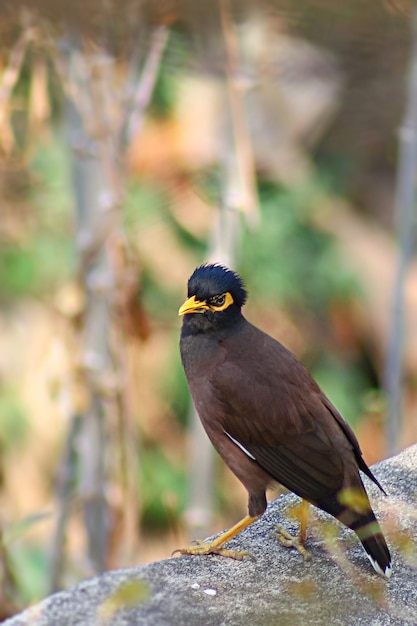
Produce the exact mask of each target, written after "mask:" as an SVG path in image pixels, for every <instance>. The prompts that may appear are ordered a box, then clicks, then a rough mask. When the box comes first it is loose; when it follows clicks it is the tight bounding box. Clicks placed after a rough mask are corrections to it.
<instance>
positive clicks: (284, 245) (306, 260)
mask: <svg viewBox="0 0 417 626" xmlns="http://www.w3.org/2000/svg"><path fill="white" fill-rule="evenodd" d="M327 193H328V191H327V188H326V186H325V185H324V183H323V181H322V178H321V177H320V175H319V174H318V173H317V174H316V175H315V176H313V177H312V179H311V180H310V181H308V182H307V183H304V184H302V185H299V186H297V187H293V188H283V187H280V186H278V185H274V184H272V183H261V184H260V190H259V195H260V204H261V225H260V227H259V228H257V229H253V230H250V231H249V230H248V229H245V230H244V233H243V240H242V245H241V248H240V253H239V260H240V263H239V265H240V268H241V271H242V273H243V275H244V276H245V278H246V281H247V284H248V287H249V289H250V292H251V293H252V294H253V298H254V299H256V300H257V301H258V303H259V305H260V306H262V305H263V304H264V303H265V302H266V304H267V305H268V306H271V304H273V303H274V302H275V303H277V304H280V305H283V306H284V307H285V308H286V309H287V310H290V311H293V312H295V313H296V312H297V311H301V312H303V313H307V314H308V315H311V314H315V315H325V314H327V313H328V305H329V303H330V302H331V301H335V300H336V301H343V300H345V301H347V300H349V299H350V298H352V296H354V295H357V294H358V289H359V285H358V281H357V279H356V278H355V277H354V276H353V275H352V273H351V272H349V271H348V270H347V269H346V266H345V265H344V264H343V261H342V259H341V257H340V255H339V254H338V251H337V248H336V246H335V241H334V238H333V237H332V236H331V235H330V234H328V233H326V232H324V231H323V230H321V229H320V228H319V227H318V226H317V225H316V224H315V222H314V216H315V212H316V211H317V208H318V206H319V203H320V199H324V198H325V196H326V194H327Z"/></svg>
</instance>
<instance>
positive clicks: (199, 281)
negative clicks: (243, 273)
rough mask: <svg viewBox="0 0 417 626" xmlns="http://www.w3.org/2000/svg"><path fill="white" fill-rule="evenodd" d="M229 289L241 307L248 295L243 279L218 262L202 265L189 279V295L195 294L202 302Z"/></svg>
mask: <svg viewBox="0 0 417 626" xmlns="http://www.w3.org/2000/svg"><path fill="white" fill-rule="evenodd" d="M227 291H229V292H230V293H231V294H232V296H233V300H234V302H235V304H236V306H237V307H239V309H240V308H241V307H242V306H243V305H244V304H245V302H246V298H247V295H248V294H247V291H246V289H245V285H244V284H243V280H242V279H241V278H240V276H238V274H236V273H235V272H233V271H232V270H230V269H229V268H228V267H226V266H224V265H219V264H217V263H214V264H213V263H210V264H209V263H207V264H204V265H200V267H197V268H196V269H195V270H194V272H193V273H192V275H191V276H190V278H189V280H188V297H191V296H195V297H196V298H197V300H200V301H202V302H203V301H205V300H207V298H211V297H213V296H217V295H221V294H223V293H226V292H227Z"/></svg>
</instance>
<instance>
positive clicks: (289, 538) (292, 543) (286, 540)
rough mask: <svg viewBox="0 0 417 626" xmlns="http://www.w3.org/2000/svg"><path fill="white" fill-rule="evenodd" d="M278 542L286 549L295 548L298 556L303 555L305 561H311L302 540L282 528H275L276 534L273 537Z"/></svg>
mask: <svg viewBox="0 0 417 626" xmlns="http://www.w3.org/2000/svg"><path fill="white" fill-rule="evenodd" d="M273 536H274V537H275V538H276V539H278V541H280V542H281V543H282V545H283V546H285V547H286V548H295V549H296V550H298V552H299V553H300V554H302V555H303V557H304V560H305V561H311V554H310V552H309V551H308V550H307V549H306V548H305V547H304V543H303V540H302V538H301V537H300V536H299V535H297V536H296V537H293V535H290V533H289V532H287V531H286V530H285V528H283V527H282V526H278V527H277V531H276V533H274V535H273Z"/></svg>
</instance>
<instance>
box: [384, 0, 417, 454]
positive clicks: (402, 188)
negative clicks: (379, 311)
mask: <svg viewBox="0 0 417 626" xmlns="http://www.w3.org/2000/svg"><path fill="white" fill-rule="evenodd" d="M410 27H411V33H412V49H411V53H410V65H409V75H408V96H407V110H406V113H405V119H404V123H403V125H402V127H401V128H400V133H399V136H400V145H399V162H398V172H397V190H396V212H397V219H398V239H399V253H398V254H399V256H398V267H397V275H396V279H395V284H394V290H393V296H392V312H391V337H390V341H389V345H388V351H387V356H386V362H385V372H384V374H385V388H386V390H387V392H388V415H387V424H386V433H387V444H388V453H389V455H392V454H395V453H396V452H398V449H399V444H400V442H399V437H400V429H401V422H402V400H401V396H402V382H403V343H404V293H405V281H406V276H407V272H408V268H409V264H410V260H411V256H412V252H413V243H414V234H415V210H416V169H417V10H416V9H414V10H413V12H412V14H411V19H410Z"/></svg>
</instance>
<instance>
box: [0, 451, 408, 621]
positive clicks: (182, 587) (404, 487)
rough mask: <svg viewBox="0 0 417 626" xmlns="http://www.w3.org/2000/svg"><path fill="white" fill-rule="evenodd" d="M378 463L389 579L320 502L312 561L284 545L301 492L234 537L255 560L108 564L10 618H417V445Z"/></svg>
mask: <svg viewBox="0 0 417 626" xmlns="http://www.w3.org/2000/svg"><path fill="white" fill-rule="evenodd" d="M373 470H374V471H375V474H376V475H377V477H378V478H379V480H380V481H381V482H382V484H383V486H384V487H385V489H386V491H387V492H388V493H389V494H390V495H389V496H388V497H384V496H383V495H382V494H380V493H379V492H378V490H377V489H376V488H375V487H374V485H372V484H370V482H369V481H366V484H367V487H368V491H369V493H370V496H371V500H372V504H373V507H374V510H375V512H376V513H377V515H378V517H379V519H380V521H381V523H382V526H383V530H384V533H385V534H386V536H387V540H388V544H389V546H390V549H391V551H392V555H393V575H392V577H391V579H390V580H389V581H387V580H385V579H383V578H382V577H380V576H378V575H377V574H375V573H374V571H373V569H372V567H371V565H370V563H369V561H368V559H367V557H366V555H365V553H364V551H363V550H362V547H361V545H360V544H359V542H358V541H357V540H356V538H355V535H354V534H353V533H352V532H351V531H349V530H347V529H341V527H340V526H339V525H337V524H336V523H333V522H332V521H331V520H330V518H329V517H328V516H326V515H325V514H322V513H321V512H319V511H317V510H316V509H314V511H313V510H312V526H311V534H310V538H309V541H308V544H307V547H308V549H309V551H310V553H311V556H312V560H311V561H310V562H308V563H307V562H304V560H303V558H302V557H301V555H300V554H299V553H298V552H296V551H295V550H290V549H288V548H284V547H283V546H282V545H281V544H280V543H279V542H278V541H276V540H275V539H274V538H273V537H272V536H271V534H272V533H273V532H274V529H275V526H276V524H277V523H280V524H281V523H282V524H283V525H284V526H285V527H286V528H287V529H288V530H290V531H292V532H295V531H296V528H297V524H296V521H295V520H294V516H293V515H292V514H291V513H292V510H293V507H294V505H295V504H296V503H297V499H296V498H295V497H294V496H292V495H291V494H288V495H285V496H281V497H280V498H278V499H277V500H275V501H274V502H273V503H271V504H270V505H269V506H268V509H267V511H266V513H265V515H264V516H263V518H262V519H261V520H260V521H259V522H257V523H256V524H254V525H253V526H251V527H250V528H248V529H246V530H245V531H244V532H243V533H241V535H239V536H238V537H237V538H235V539H234V540H233V541H231V542H230V543H229V544H228V547H231V548H235V549H241V550H247V551H249V552H250V553H251V554H252V555H253V557H254V559H255V560H250V559H245V561H243V562H239V561H233V560H231V559H226V558H223V557H219V556H198V557H191V556H181V557H174V558H170V559H167V560H166V561H160V562H156V563H152V564H149V565H145V566H141V567H134V568H130V569H125V570H118V571H112V572H107V573H105V574H103V575H101V576H97V577H96V578H92V579H91V580H87V581H85V582H82V583H80V584H78V585H77V586H76V587H74V588H73V589H69V590H68V591H64V592H61V593H57V594H54V595H52V596H50V597H48V598H46V599H45V600H44V601H43V602H41V603H40V604H38V605H36V606H34V607H32V608H30V609H28V610H26V611H24V612H23V613H21V614H19V615H17V616H15V617H13V618H12V619H9V620H7V621H6V622H4V626H24V625H25V626H26V625H29V624H30V625H31V626H81V625H83V626H84V625H86V626H93V625H94V626H95V625H101V624H109V625H111V626H122V625H123V626H133V625H145V624H146V625H152V626H168V625H173V626H201V625H202V624H204V625H205V626H221V625H222V626H223V625H225V626H226V625H227V626H238V625H241V624H251V625H252V626H269V625H270V626H272V625H274V626H280V625H282V626H286V625H287V624H288V625H290V624H291V625H297V624H303V626H304V625H310V624H311V625H313V624H314V625H315V626H316V625H318V624H326V625H328V624H332V626H339V625H340V626H345V625H346V626H347V625H348V624H349V625H351V624H355V625H356V626H361V625H363V626H388V625H390V626H405V625H410V626H415V625H416V624H417V541H416V537H417V445H416V446H413V447H411V448H408V449H407V450H405V451H404V452H402V453H401V454H399V455H398V456H396V457H394V458H392V459H389V460H387V461H384V462H382V463H379V464H378V465H375V466H374V468H373ZM311 508H312V507H311ZM336 528H337V532H336V536H335V537H334V535H335V532H334V531H335V529H336ZM331 536H333V539H331ZM330 542H332V544H331V545H330Z"/></svg>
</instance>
